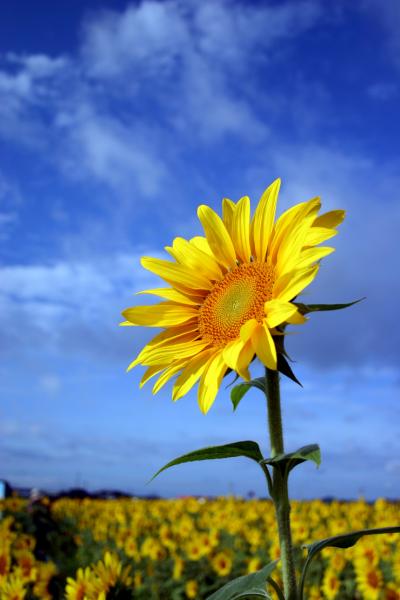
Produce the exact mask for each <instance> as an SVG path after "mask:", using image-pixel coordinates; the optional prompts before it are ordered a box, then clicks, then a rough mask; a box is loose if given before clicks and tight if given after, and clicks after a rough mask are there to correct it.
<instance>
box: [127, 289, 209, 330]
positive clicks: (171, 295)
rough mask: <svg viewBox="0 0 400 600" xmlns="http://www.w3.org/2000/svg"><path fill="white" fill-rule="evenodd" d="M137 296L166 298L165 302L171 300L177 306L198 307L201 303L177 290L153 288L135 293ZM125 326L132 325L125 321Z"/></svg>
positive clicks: (199, 300)
mask: <svg viewBox="0 0 400 600" xmlns="http://www.w3.org/2000/svg"><path fill="white" fill-rule="evenodd" d="M136 293H137V294H138V295H142V294H151V295H153V296H160V298H166V299H167V300H171V301H172V302H178V303H179V304H188V305H189V306H198V305H199V304H200V303H201V299H200V298H198V299H194V298H193V297H192V298H189V296H186V295H185V294H183V293H182V292H178V290H174V289H173V288H154V289H152V290H143V291H141V292H136ZM126 324H127V325H128V324H129V325H132V323H129V321H127V323H126Z"/></svg>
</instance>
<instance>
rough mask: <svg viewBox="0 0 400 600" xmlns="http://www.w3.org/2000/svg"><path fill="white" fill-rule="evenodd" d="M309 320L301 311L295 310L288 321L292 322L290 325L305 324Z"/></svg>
mask: <svg viewBox="0 0 400 600" xmlns="http://www.w3.org/2000/svg"><path fill="white" fill-rule="evenodd" d="M307 321H308V319H307V318H306V317H305V316H304V315H302V314H301V313H300V312H299V311H297V312H295V313H294V314H293V315H292V316H290V317H289V318H288V319H287V322H288V323H290V325H303V323H306V322H307Z"/></svg>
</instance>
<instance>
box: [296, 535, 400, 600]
mask: <svg viewBox="0 0 400 600" xmlns="http://www.w3.org/2000/svg"><path fill="white" fill-rule="evenodd" d="M383 533H400V526H395V527H379V528H377V529H360V530H358V531H352V532H350V533H344V534H341V535H335V536H334V537H330V538H325V539H324V540H319V541H318V542H314V543H313V544H310V545H304V546H303V548H306V549H307V550H308V555H307V559H306V562H305V564H304V567H303V572H302V574H301V580H300V600H303V593H304V583H305V578H306V575H307V570H308V567H309V566H310V563H311V561H312V559H313V558H314V557H315V556H316V554H318V552H321V550H323V549H324V548H350V547H351V546H354V545H355V544H356V543H357V542H358V540H359V539H360V538H362V537H363V536H365V535H378V534H383Z"/></svg>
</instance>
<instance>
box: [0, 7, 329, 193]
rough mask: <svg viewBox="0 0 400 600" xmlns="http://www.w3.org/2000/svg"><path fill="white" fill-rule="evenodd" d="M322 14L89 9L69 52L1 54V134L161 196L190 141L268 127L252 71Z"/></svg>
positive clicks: (264, 132)
mask: <svg viewBox="0 0 400 600" xmlns="http://www.w3.org/2000/svg"><path fill="white" fill-rule="evenodd" d="M320 16H321V10H320V6H319V2H318V1H317V0H314V1H311V0H303V1H301V2H287V3H284V4H278V5H267V4H261V5H249V4H246V3H237V4H234V3H230V2H228V1H221V2H216V1H213V0H207V1H205V2H202V3H197V2H194V1H190V2H183V1H179V0H168V1H166V2H155V1H154V0H144V1H142V2H140V3H138V4H131V5H129V6H128V7H127V8H126V9H125V10H122V11H117V10H107V11H102V12H97V13H92V15H91V16H90V18H88V19H87V21H86V23H85V24H84V27H83V29H82V36H81V47H80V48H78V49H77V51H76V52H75V54H74V55H72V54H71V55H69V56H58V57H50V56H47V55H45V54H35V55H26V54H23V55H17V54H15V53H8V54H7V55H5V57H3V59H2V62H1V64H0V66H2V69H1V70H0V92H3V94H2V97H3V102H2V105H1V107H0V133H2V134H3V136H5V137H7V138H12V139H13V140H14V141H15V142H16V143H18V144H21V143H22V144H26V145H29V146H35V147H37V148H42V150H43V151H44V154H45V155H47V157H48V159H49V157H50V160H51V161H53V162H55V163H56V164H57V165H58V166H61V168H62V169H63V170H64V172H65V173H67V174H68V175H70V176H72V177H73V178H76V177H79V178H80V179H81V180H82V181H86V182H88V184H90V182H92V181H94V182H96V181H97V182H98V183H100V184H104V183H105V184H107V185H109V186H111V187H112V188H113V190H114V191H116V192H118V193H121V194H125V195H127V193H128V192H129V193H130V194H131V195H132V194H133V193H138V194H140V195H143V196H144V197H151V196H157V194H159V193H160V192H161V191H162V190H163V189H164V188H165V187H171V185H173V182H171V179H172V178H171V177H170V176H168V174H169V173H170V172H171V171H175V172H176V161H177V160H178V161H179V160H181V159H180V155H181V153H182V154H184V152H185V149H186V148H187V147H189V148H190V147H192V146H193V138H195V139H196V144H199V143H200V144H204V143H205V144H206V145H208V144H210V143H215V142H216V141H219V140H222V139H224V138H225V137H226V136H236V137H238V138H239V139H243V140H245V141H247V142H249V141H252V142H253V141H255V142H260V141H261V140H263V139H265V138H266V137H267V136H268V134H269V127H268V123H267V122H266V119H265V116H262V117H261V116H260V114H259V113H258V106H259V105H260V99H259V98H257V97H256V96H255V94H254V92H253V91H251V90H252V85H251V84H252V82H251V81H249V77H250V75H249V73H251V72H253V71H254V66H255V64H257V65H259V66H260V65H261V66H262V68H264V67H267V65H268V60H269V53H270V51H271V50H272V49H273V48H274V47H275V46H276V45H277V44H281V43H282V42H283V41H290V40H292V39H294V38H295V36H296V35H297V34H299V33H302V32H304V31H306V30H308V29H310V28H312V27H313V26H314V25H315V24H316V23H317V22H318V20H319V19H320ZM261 104H262V106H263V107H265V102H263V103H261ZM171 144H173V147H174V152H173V153H172V152H171V151H170V148H171Z"/></svg>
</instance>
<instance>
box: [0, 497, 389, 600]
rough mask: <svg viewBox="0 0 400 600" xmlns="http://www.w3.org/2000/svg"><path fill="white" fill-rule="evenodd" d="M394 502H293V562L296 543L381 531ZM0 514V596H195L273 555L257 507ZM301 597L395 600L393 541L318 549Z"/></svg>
mask: <svg viewBox="0 0 400 600" xmlns="http://www.w3.org/2000/svg"><path fill="white" fill-rule="evenodd" d="M399 507H400V504H399V503H394V502H388V501H386V500H383V499H380V500H377V501H376V502H375V504H368V503H366V502H365V501H363V500H359V501H357V502H352V503H344V502H336V501H335V502H332V503H324V502H322V501H319V500H314V501H311V502H293V508H292V520H293V533H294V543H295V544H296V546H297V547H298V548H299V551H298V562H299V566H300V565H301V563H302V561H303V560H304V557H305V554H306V551H305V550H304V549H303V550H302V549H301V547H302V545H303V544H307V543H308V542H311V541H314V540H317V539H321V538H325V537H328V536H332V535H337V534H339V533H342V532H347V531H349V530H355V529H363V528H371V527H384V526H388V525H392V524H393V523H395V522H397V521H398V516H399ZM0 511H1V514H2V516H1V518H0V598H1V600H22V599H25V600H36V599H37V600H52V599H58V598H60V599H61V598H63V599H66V600H110V599H123V600H125V599H126V600H128V599H131V598H134V599H138V600H180V599H181V600H184V599H186V598H196V599H198V600H201V599H203V598H206V597H207V596H208V595H210V594H211V593H212V592H213V591H215V590H216V589H218V588H219V587H221V586H222V585H223V584H224V583H226V582H227V581H228V580H229V579H232V578H234V577H237V576H240V575H243V574H245V573H250V572H252V571H256V570H257V569H259V568H261V567H262V566H263V565H265V564H266V563H267V562H269V561H271V560H275V559H276V558H278V557H279V545H278V539H277V531H276V528H275V519H274V513H273V507H272V504H271V503H270V502H269V501H263V500H251V501H245V500H240V499H234V498H218V499H214V500H203V499H195V498H184V499H174V500H141V499H129V498H128V499H121V500H92V499H85V500H71V499H66V498H62V499H59V500H56V501H54V502H50V500H48V499H46V498H44V499H42V500H41V501H37V502H35V503H34V504H29V503H28V502H26V501H24V500H22V499H19V498H10V499H7V500H5V501H3V503H2V505H0ZM274 578H275V580H279V568H278V569H277V570H276V571H275V572H274ZM270 593H271V596H272V597H273V598H275V597H276V596H274V592H273V590H272V589H271V590H270ZM305 597H306V598H307V600H318V599H327V600H333V599H335V598H336V599H338V600H355V599H360V600H362V599H364V600H400V536H399V534H390V535H386V536H376V537H372V536H371V537H365V538H363V539H361V540H360V541H359V542H358V543H357V544H356V545H355V546H354V547H352V548H349V549H347V550H339V549H331V548H330V549H326V550H324V551H323V552H322V554H321V556H320V558H319V560H318V559H317V560H316V561H315V562H314V564H313V566H312V567H311V572H310V577H309V583H308V588H307V592H306V595H305Z"/></svg>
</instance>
